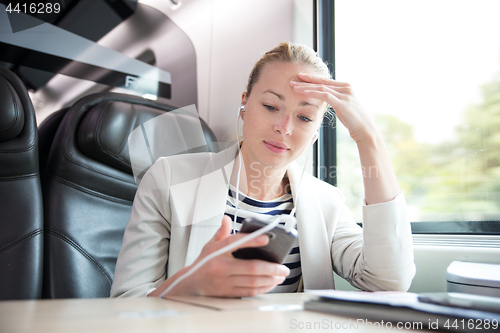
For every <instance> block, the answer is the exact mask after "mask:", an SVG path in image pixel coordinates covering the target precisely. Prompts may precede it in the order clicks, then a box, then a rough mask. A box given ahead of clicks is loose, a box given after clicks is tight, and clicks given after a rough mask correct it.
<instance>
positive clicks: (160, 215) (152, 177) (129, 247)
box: [111, 159, 171, 297]
mask: <svg viewBox="0 0 500 333" xmlns="http://www.w3.org/2000/svg"><path fill="white" fill-rule="evenodd" d="M169 182H170V167H169V164H168V161H167V160H166V159H159V160H158V161H157V162H156V163H155V164H153V165H152V166H151V168H150V169H149V170H148V171H147V172H146V174H145V175H144V177H143V179H142V180H141V183H140V184H139V188H138V189H137V193H136V195H135V198H134V203H133V206H132V212H131V215H130V219H129V222H128V224H127V227H126V229H125V234H124V237H123V243H122V247H121V250H120V253H119V255H118V260H117V263H116V268H115V274H114V278H113V284H112V286H111V297H122V296H133V297H136V296H146V295H147V294H148V293H149V292H150V291H152V290H153V289H155V288H156V287H157V286H158V285H159V284H161V283H162V282H163V281H164V280H165V274H166V265H167V260H168V251H169V244H170V222H169V221H171V212H170V208H169V206H168V202H169Z"/></svg>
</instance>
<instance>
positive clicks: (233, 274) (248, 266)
mask: <svg viewBox="0 0 500 333" xmlns="http://www.w3.org/2000/svg"><path fill="white" fill-rule="evenodd" d="M245 236H246V235H245V234H236V235H231V219H230V218H229V216H227V215H225V216H224V218H223V219H222V225H221V227H220V229H219V230H218V231H217V233H216V234H215V235H214V237H213V238H212V239H211V240H210V241H209V242H208V243H207V244H206V245H205V246H204V247H203V250H202V251H201V254H200V256H199V257H198V258H197V259H196V260H195V262H194V263H193V264H192V265H190V266H187V267H184V268H183V269H181V270H179V271H178V272H177V273H176V274H174V275H173V276H172V277H170V278H169V279H167V280H166V281H165V282H163V283H162V284H161V285H160V286H159V287H158V288H157V289H156V290H154V291H153V292H151V293H150V294H149V296H156V297H158V296H160V295H161V293H162V292H163V291H164V290H165V289H167V288H168V287H169V286H170V285H171V284H172V283H173V282H174V281H175V280H176V279H178V278H179V277H180V276H182V275H184V274H185V273H187V272H188V271H189V270H190V269H191V267H193V266H194V265H196V264H197V263H198V262H199V261H200V260H202V259H203V258H205V257H206V256H208V255H209V254H211V253H213V252H215V251H217V250H219V249H221V248H223V247H225V246H227V245H229V244H231V243H234V242H236V241H237V240H239V239H241V238H243V237H245ZM268 242H269V238H268V237H267V236H266V235H261V236H259V237H257V238H254V239H252V240H250V241H248V242H246V243H244V244H243V245H241V246H240V247H238V248H245V247H260V246H265V245H266V244H267V243H268ZM238 248H235V249H233V250H231V251H229V252H226V253H223V254H221V255H219V256H217V257H215V258H213V259H211V260H209V261H208V262H206V263H205V264H204V265H203V266H201V267H200V268H199V269H198V270H197V271H196V272H194V273H193V274H191V275H190V276H188V277H187V278H185V279H184V280H183V281H181V282H180V283H178V284H177V285H176V286H175V287H174V288H173V289H172V290H170V291H169V292H168V294H167V296H186V295H202V296H218V297H248V296H255V295H259V294H263V293H267V292H268V291H270V290H272V289H274V288H275V287H276V286H277V285H279V284H281V283H283V281H285V279H286V277H287V276H288V274H290V270H289V269H288V267H286V266H284V265H279V264H276V263H270V262H267V261H263V260H244V259H236V258H234V257H233V255H232V252H234V251H236V250H237V249H238Z"/></svg>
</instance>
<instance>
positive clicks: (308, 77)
mask: <svg viewBox="0 0 500 333" xmlns="http://www.w3.org/2000/svg"><path fill="white" fill-rule="evenodd" d="M298 75H299V78H300V79H301V80H302V81H304V82H308V83H318V84H328V85H332V86H335V87H349V86H350V84H349V83H347V82H341V81H337V80H333V79H330V78H326V77H323V76H319V75H314V74H309V73H299V74H298Z"/></svg>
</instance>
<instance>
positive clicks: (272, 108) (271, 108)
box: [264, 104, 277, 111]
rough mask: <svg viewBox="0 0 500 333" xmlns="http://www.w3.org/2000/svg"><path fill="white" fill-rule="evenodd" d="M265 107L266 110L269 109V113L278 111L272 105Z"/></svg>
mask: <svg viewBox="0 0 500 333" xmlns="http://www.w3.org/2000/svg"><path fill="white" fill-rule="evenodd" d="M264 107H265V108H266V109H268V110H269V111H276V110H277V109H276V108H275V107H274V106H272V105H265V104H264Z"/></svg>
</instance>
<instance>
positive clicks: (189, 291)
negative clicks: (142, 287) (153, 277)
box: [148, 266, 196, 297]
mask: <svg viewBox="0 0 500 333" xmlns="http://www.w3.org/2000/svg"><path fill="white" fill-rule="evenodd" d="M190 268H191V266H186V267H184V268H182V269H181V270H179V271H178V272H177V273H175V274H174V275H172V276H171V277H169V278H168V279H166V280H165V281H164V282H163V283H162V284H161V285H160V286H159V287H158V288H156V289H155V290H153V291H152V292H151V293H149V294H148V297H160V295H161V294H162V293H163V292H164V291H165V290H166V289H167V288H169V287H170V285H172V283H174V282H175V281H176V280H177V279H178V278H180V277H181V276H182V275H184V274H185V273H186V272H188V271H189V269H190ZM186 282H187V281H186V280H185V281H182V282H180V283H179V284H178V285H177V286H175V288H173V289H172V290H171V291H169V292H168V296H188V295H195V294H196V292H195V291H194V288H193V287H194V286H193V284H192V283H186Z"/></svg>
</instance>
